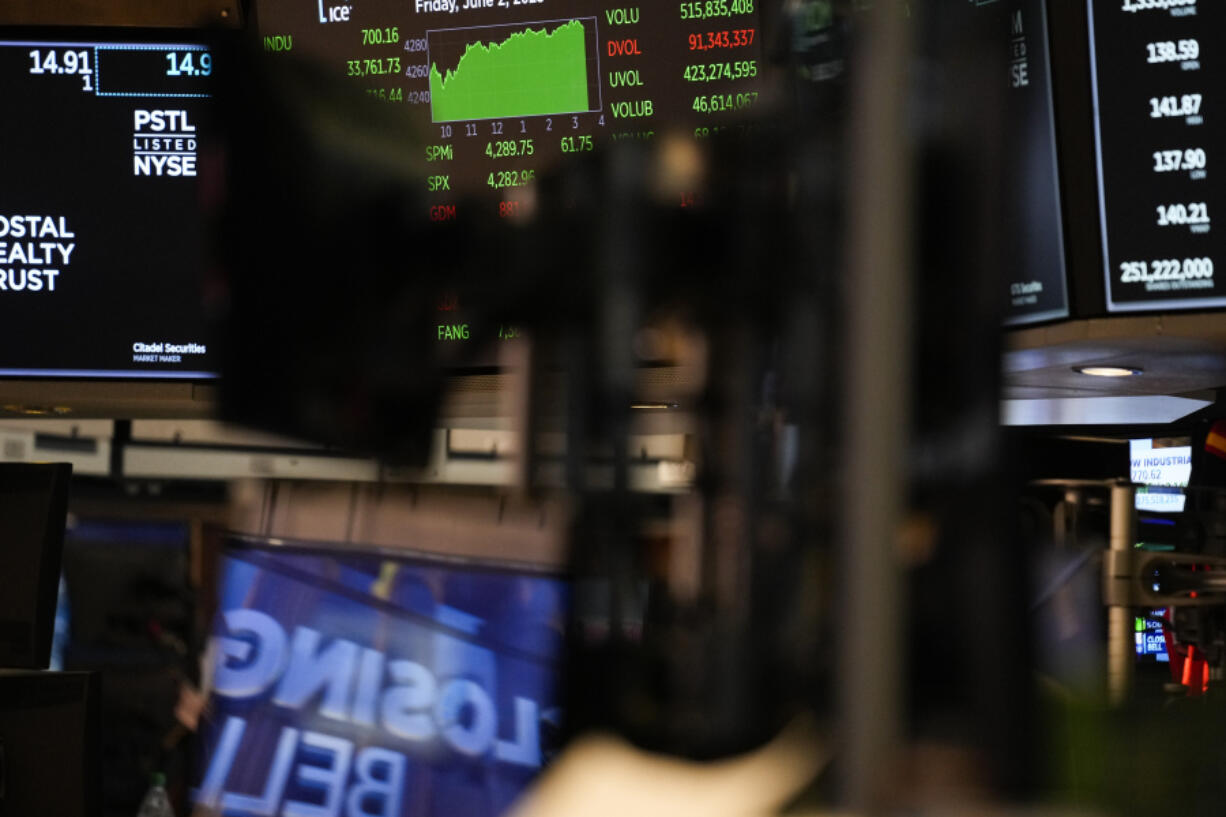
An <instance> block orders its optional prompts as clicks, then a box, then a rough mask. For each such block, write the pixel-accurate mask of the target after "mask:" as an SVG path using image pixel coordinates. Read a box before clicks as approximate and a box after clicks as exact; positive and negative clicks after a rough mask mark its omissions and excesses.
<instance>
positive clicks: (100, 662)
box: [64, 518, 201, 815]
mask: <svg viewBox="0 0 1226 817" xmlns="http://www.w3.org/2000/svg"><path fill="white" fill-rule="evenodd" d="M189 560H190V533H189V526H188V524H187V523H185V522H174V521H166V522H153V521H147V520H143V521H135V520H117V519H111V520H104V519H93V518H85V519H78V520H76V523H75V524H74V526H73V528H72V529H71V531H70V532H69V534H68V537H67V542H66V544H65V547H64V580H65V585H66V587H67V598H68V608H69V610H70V615H69V639H68V643H67V645H66V647H65V650H64V665H65V669H68V670H92V671H95V672H97V674H98V677H99V679H100V681H99V684H98V700H97V704H96V705H97V708H98V711H99V718H100V721H101V726H102V732H101V737H100V740H101V743H102V747H103V755H102V766H103V771H104V775H103V782H104V785H103V788H102V791H101V792H100V801H101V803H102V804H103V805H104V806H105V808H106V812H107V814H116V815H123V814H133V813H135V812H136V810H137V809H138V808H139V805H140V801H141V797H142V796H143V794H144V792H145V789H146V787H147V786H148V781H149V775H150V774H151V773H153V772H157V771H160V772H164V773H165V774H166V775H167V777H168V780H169V784H170V787H171V790H172V791H173V790H175V789H176V788H177V786H178V785H179V783H180V781H181V780H183V779H185V778H186V772H187V771H188V769H187V764H188V763H189V760H190V759H189V757H188V748H187V747H186V746H183V745H178V746H176V745H174V743H173V742H172V741H171V740H170V738H171V736H172V735H174V734H175V733H176V729H177V723H178V722H177V721H176V717H175V707H176V705H177V704H178V703H179V700H180V694H181V690H182V688H183V687H184V685H185V684H187V685H194V684H196V683H198V682H199V679H198V678H197V677H196V676H197V674H198V667H197V665H196V660H197V656H198V655H199V654H200V651H201V645H200V644H199V642H198V639H197V637H196V633H195V603H196V600H195V594H194V592H193V590H192V588H191V586H190V580H189Z"/></svg>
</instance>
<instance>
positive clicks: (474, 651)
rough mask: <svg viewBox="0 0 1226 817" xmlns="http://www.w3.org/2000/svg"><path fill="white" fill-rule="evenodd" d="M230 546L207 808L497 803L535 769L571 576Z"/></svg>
mask: <svg viewBox="0 0 1226 817" xmlns="http://www.w3.org/2000/svg"><path fill="white" fill-rule="evenodd" d="M236 545H237V546H236V547H232V548H230V549H229V550H228V551H227V555H226V556H225V558H224V559H223V564H222V570H221V577H220V586H221V597H220V606H219V608H218V613H217V616H216V621H215V623H214V627H213V638H212V640H211V648H210V659H211V662H212V663H211V666H212V685H213V691H212V706H211V707H210V715H211V717H210V719H209V726H208V727H207V728H206V729H205V733H204V746H205V752H204V763H203V766H202V768H201V769H200V772H199V776H198V781H197V786H196V787H195V789H194V791H193V796H194V798H195V801H196V804H197V806H201V807H204V808H206V809H209V810H210V811H212V812H214V813H217V812H220V813H222V814H227V815H261V816H263V815H269V816H271V815H294V816H297V817H305V816H306V815H310V816H311V817H402V816H403V817H407V816H408V815H414V816H416V815H422V816H423V817H425V816H427V815H428V816H429V817H435V816H436V815H437V816H438V817H442V816H443V815H470V816H472V817H481V816H482V815H491V817H492V816H493V815H497V814H500V813H502V812H503V811H505V810H506V809H507V807H508V806H509V805H510V804H511V803H512V802H513V801H514V800H515V798H516V797H517V796H518V795H519V794H520V793H521V792H522V791H523V789H524V788H525V786H526V785H527V784H528V782H529V781H530V780H531V779H532V778H533V777H534V776H535V775H536V774H537V773H539V771H540V769H541V766H542V764H543V763H544V761H545V759H546V757H547V755H548V753H549V748H548V744H549V741H550V738H551V737H552V735H553V734H555V732H556V727H557V724H558V721H559V719H560V712H559V710H558V698H557V695H558V693H557V688H558V684H557V680H556V671H557V666H558V661H559V656H560V652H561V647H562V621H563V619H564V606H565V602H566V598H565V596H566V588H565V585H564V584H563V583H562V582H560V581H558V580H557V579H554V578H550V577H546V576H541V575H535V574H531V573H516V572H506V571H495V570H489V569H482V568H473V567H469V566H463V567H457V566H455V565H451V564H440V563H431V562H420V561H411V560H402V559H388V558H386V557H385V556H383V555H376V554H369V553H356V552H352V551H350V552H344V551H335V550H334V551H326V550H314V549H295V548H285V547H272V546H265V545H262V544H258V543H252V542H250V541H245V540H244V541H243V542H240V543H236Z"/></svg>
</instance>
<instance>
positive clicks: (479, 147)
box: [256, 0, 762, 221]
mask: <svg viewBox="0 0 1226 817" xmlns="http://www.w3.org/2000/svg"><path fill="white" fill-rule="evenodd" d="M761 2H762V0H701V1H700V2H668V3H654V2H653V3H643V4H640V5H630V4H626V3H624V2H620V3H613V2H609V1H608V0H394V1H393V0H348V1H346V0H261V2H260V3H259V4H258V6H257V9H256V14H257V26H258V29H259V34H260V37H261V40H262V43H263V48H264V50H265V51H266V52H268V53H269V54H271V55H273V56H275V55H279V54H284V55H286V56H287V57H290V56H297V57H304V58H309V59H311V60H314V61H316V62H320V63H323V64H324V65H325V66H326V67H327V68H328V69H330V70H331V71H333V72H335V75H337V76H342V77H345V78H347V79H349V80H351V81H352V83H353V89H354V93H355V94H366V95H368V96H370V97H372V98H374V99H377V100H379V101H382V102H384V103H386V104H388V105H402V106H411V110H412V112H413V114H414V116H415V118H418V117H419V118H420V119H421V121H423V122H425V123H428V129H427V132H428V133H430V134H431V137H430V139H429V142H428V144H426V145H424V146H416V147H415V148H414V149H415V150H418V151H420V154H419V158H420V161H421V162H422V166H423V167H424V168H425V169H426V170H427V172H428V175H427V177H426V180H425V182H424V184H425V185H426V189H427V192H428V194H429V195H430V197H431V200H430V204H429V211H428V213H427V214H424V216H425V217H428V218H429V219H430V220H433V221H450V220H454V219H457V218H462V217H463V215H464V214H463V212H462V209H461V208H462V207H464V206H465V204H463V203H462V202H461V199H468V200H472V198H473V197H474V196H479V197H480V199H479V200H480V201H481V202H482V204H481V205H477V206H485V202H489V205H488V206H490V207H496V208H497V210H498V215H500V216H502V217H505V218H514V217H515V216H516V215H518V214H519V212H520V209H521V208H522V207H526V206H528V204H529V199H530V195H531V194H530V192H529V188H531V186H532V185H533V183H534V181H535V180H536V179H537V177H538V174H541V173H543V172H545V171H547V170H548V169H549V168H550V167H551V166H553V165H554V164H556V163H557V162H558V161H560V160H563V159H565V158H566V157H568V156H574V155H581V154H585V153H590V152H592V151H594V150H596V149H598V148H599V147H600V146H601V145H603V144H606V143H608V142H610V141H614V140H619V139H644V140H646V139H652V138H654V137H655V136H656V135H657V134H658V133H661V132H662V131H664V130H682V131H684V132H686V133H689V134H692V135H693V137H694V138H696V139H704V138H708V137H711V136H713V135H715V134H716V133H718V132H719V131H720V130H721V129H722V128H726V127H730V126H731V127H735V126H737V123H739V122H740V120H741V119H742V118H743V117H744V116H745V115H747V114H748V113H750V112H751V111H752V109H753V108H754V106H755V105H756V104H757V103H758V98H759V72H760V70H761V68H762V65H761V53H762V48H761V40H762V37H761V34H760V31H759V25H758V23H759V10H758V5H759V4H760V3H761ZM678 203H679V204H682V202H678Z"/></svg>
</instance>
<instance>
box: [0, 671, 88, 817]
mask: <svg viewBox="0 0 1226 817" xmlns="http://www.w3.org/2000/svg"><path fill="white" fill-rule="evenodd" d="M100 733H101V729H100V721H99V707H98V676H97V675H96V674H95V673H92V672H26V671H16V670H0V817H26V815H33V814H54V815H56V817H98V816H99V815H101V814H102V797H101V790H102V763H101V760H102V752H101V741H100Z"/></svg>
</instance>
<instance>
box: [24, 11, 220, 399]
mask: <svg viewBox="0 0 1226 817" xmlns="http://www.w3.org/2000/svg"><path fill="white" fill-rule="evenodd" d="M215 68H216V66H215V65H214V64H213V56H212V54H211V52H210V49H209V48H208V46H207V45H206V44H205V43H204V42H203V41H202V40H200V39H198V38H192V37H190V36H189V37H186V38H184V37H182V36H181V35H178V34H171V33H168V32H162V33H160V34H150V35H144V34H140V33H134V32H132V31H129V30H126V29H121V30H111V29H96V30H77V29H66V30H58V31H48V30H30V29H21V28H3V27H0V98H2V99H4V101H5V109H6V110H7V111H8V115H7V116H6V117H5V122H6V124H5V127H4V128H0V156H3V157H4V159H3V161H0V377H23V378H24V377H89V378H158V379H183V378H187V379H198V378H208V377H210V376H211V374H210V373H211V372H212V371H213V370H214V369H215V363H214V360H213V356H212V353H211V351H210V349H209V347H208V342H207V339H206V337H205V315H204V308H203V305H202V287H203V274H204V270H205V251H204V250H205V242H204V229H203V219H202V215H201V203H200V194H201V189H202V187H203V185H202V184H201V182H202V180H203V177H202V173H203V171H202V162H201V160H202V156H203V154H204V152H205V151H206V150H207V148H206V144H207V143H208V139H209V133H210V126H209V104H210V103H209V97H210V80H211V78H212V76H213V73H214V70H215Z"/></svg>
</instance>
